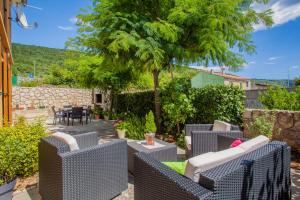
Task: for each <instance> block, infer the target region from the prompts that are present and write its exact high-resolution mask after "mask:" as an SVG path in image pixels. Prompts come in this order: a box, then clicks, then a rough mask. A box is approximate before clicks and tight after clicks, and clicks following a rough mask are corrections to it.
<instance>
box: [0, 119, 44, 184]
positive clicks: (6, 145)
mask: <svg viewBox="0 0 300 200" xmlns="http://www.w3.org/2000/svg"><path fill="white" fill-rule="evenodd" d="M44 136H46V132H45V128H44V126H43V125H42V123H41V122H40V121H37V122H34V123H32V124H30V123H27V122H26V120H24V118H21V119H19V121H18V123H17V124H15V126H12V127H3V128H0V144H1V145H0V185H2V184H4V183H6V182H8V181H10V180H11V179H13V178H14V177H15V176H22V177H23V176H25V177H26V176H30V175H32V174H33V173H35V172H36V171H37V170H38V143H39V141H40V138H41V137H44Z"/></svg>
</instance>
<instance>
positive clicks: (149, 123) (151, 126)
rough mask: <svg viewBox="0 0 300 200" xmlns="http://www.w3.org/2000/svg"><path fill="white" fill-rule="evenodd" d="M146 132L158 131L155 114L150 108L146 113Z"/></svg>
mask: <svg viewBox="0 0 300 200" xmlns="http://www.w3.org/2000/svg"><path fill="white" fill-rule="evenodd" d="M145 132H147V133H156V125H155V120H154V114H153V112H152V110H150V112H149V113H148V114H147V115H146V125H145Z"/></svg>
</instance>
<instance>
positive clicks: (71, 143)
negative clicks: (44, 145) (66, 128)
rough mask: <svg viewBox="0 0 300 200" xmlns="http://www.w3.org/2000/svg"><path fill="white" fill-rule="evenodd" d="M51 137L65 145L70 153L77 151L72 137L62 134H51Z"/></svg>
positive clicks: (77, 148)
mask: <svg viewBox="0 0 300 200" xmlns="http://www.w3.org/2000/svg"><path fill="white" fill-rule="evenodd" d="M52 136H53V137H56V138H57V139H59V140H61V141H63V142H64V143H65V144H67V145H68V146H69V147H70V151H75V150H79V146H78V144H77V141H76V139H75V138H74V137H73V136H72V135H70V134H67V133H63V132H56V133H54V134H52Z"/></svg>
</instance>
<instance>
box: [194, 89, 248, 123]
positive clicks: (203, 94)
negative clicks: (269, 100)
mask: <svg viewBox="0 0 300 200" xmlns="http://www.w3.org/2000/svg"><path fill="white" fill-rule="evenodd" d="M192 93H193V96H194V97H193V106H194V107H195V109H196V112H195V114H194V116H193V118H192V119H191V120H190V122H191V123H197V124H198V123H199V124H206V123H213V122H214V120H222V121H226V122H229V123H233V124H236V125H242V123H243V113H244V110H245V105H244V102H245V93H244V91H242V90H241V89H239V88H238V87H234V86H230V87H229V86H221V85H219V86H207V87H205V88H201V89H193V92H192Z"/></svg>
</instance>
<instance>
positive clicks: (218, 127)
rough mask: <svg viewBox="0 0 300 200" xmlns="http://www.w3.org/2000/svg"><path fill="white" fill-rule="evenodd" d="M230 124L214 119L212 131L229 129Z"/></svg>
mask: <svg viewBox="0 0 300 200" xmlns="http://www.w3.org/2000/svg"><path fill="white" fill-rule="evenodd" d="M230 130H231V124H229V123H227V122H223V121H220V120H215V121H214V125H213V131H230Z"/></svg>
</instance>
